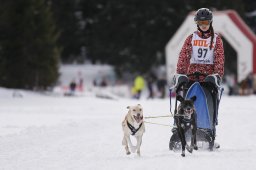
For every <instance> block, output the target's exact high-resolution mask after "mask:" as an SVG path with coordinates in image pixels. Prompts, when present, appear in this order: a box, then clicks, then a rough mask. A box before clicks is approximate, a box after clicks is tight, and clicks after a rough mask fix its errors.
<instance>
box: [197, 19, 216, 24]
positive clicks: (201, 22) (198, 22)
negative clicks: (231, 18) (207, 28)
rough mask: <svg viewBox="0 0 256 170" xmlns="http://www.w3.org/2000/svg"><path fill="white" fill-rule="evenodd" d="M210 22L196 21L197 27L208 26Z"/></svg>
mask: <svg viewBox="0 0 256 170" xmlns="http://www.w3.org/2000/svg"><path fill="white" fill-rule="evenodd" d="M211 22H212V21H210V20H205V21H196V24H197V25H210V24H211Z"/></svg>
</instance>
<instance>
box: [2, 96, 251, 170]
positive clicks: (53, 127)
mask: <svg viewBox="0 0 256 170" xmlns="http://www.w3.org/2000/svg"><path fill="white" fill-rule="evenodd" d="M137 103H140V104H141V105H142V106H143V108H144V116H157V115H166V114H168V113H169V101H168V99H166V100H159V99H155V100H141V101H136V100H128V99H119V100H107V99H97V98H94V97H46V96H40V95H32V96H30V95H28V96H26V95H24V97H23V98H19V99H17V98H7V99H3V98H2V99H0V170H91V169H92V170H98V169H103V170H115V169H117V170H120V169H122V170H128V169H129V170H130V169H145V170H153V169H154V170H155V169H161V170H164V169H175V170H179V169H180V170H186V169H188V170H198V169H207V170H217V169H218V170H220V169H223V170H227V169H232V170H234V169H237V170H240V169H254V168H255V166H256V162H255V161H254V158H255V155H256V143H255V141H256V134H255V129H256V128H255V120H256V114H255V113H256V112H255V110H256V97H255V96H251V97H226V96H224V97H223V99H222V101H221V105H220V115H219V125H218V126H217V138H216V141H217V142H218V143H220V145H221V148H220V149H219V150H217V151H214V152H208V151H204V150H199V151H194V152H193V154H189V153H186V157H185V158H182V157H181V156H180V154H181V153H180V152H173V151H169V150H168V142H169V139H170V136H171V128H169V127H165V126H158V125H153V124H146V133H145V135H144V136H143V142H142V147H141V154H142V156H141V157H138V156H137V155H136V154H131V155H129V156H127V155H125V150H124V148H123V146H122V137H123V136H122V129H121V122H122V120H123V118H124V116H125V114H126V112H127V109H126V106H128V105H134V104H137ZM152 121H154V122H157V123H163V124H171V123H172V121H173V120H172V119H171V118H160V119H154V120H152Z"/></svg>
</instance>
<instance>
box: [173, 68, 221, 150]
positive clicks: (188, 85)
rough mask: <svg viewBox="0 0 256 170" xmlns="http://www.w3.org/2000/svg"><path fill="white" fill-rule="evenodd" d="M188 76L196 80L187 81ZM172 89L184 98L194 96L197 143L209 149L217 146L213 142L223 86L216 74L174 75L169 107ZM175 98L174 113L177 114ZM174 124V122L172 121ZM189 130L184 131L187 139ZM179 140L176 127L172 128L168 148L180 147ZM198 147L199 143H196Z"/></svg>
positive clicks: (217, 146) (175, 148)
mask: <svg viewBox="0 0 256 170" xmlns="http://www.w3.org/2000/svg"><path fill="white" fill-rule="evenodd" d="M190 76H194V77H195V78H196V81H194V82H191V81H189V78H188V77H190ZM200 76H204V77H206V78H205V81H204V82H199V81H198V80H199V77H200ZM172 90H174V92H175V93H176V96H177V95H181V96H183V97H184V98H186V99H190V98H191V97H192V96H196V98H197V100H196V101H195V102H194V106H195V110H196V114H197V121H196V122H197V133H196V136H197V141H198V143H200V142H201V143H206V144H208V148H209V150H213V148H219V144H215V136H216V128H215V126H216V125H217V124H218V105H219V102H220V99H221V95H222V92H223V88H222V87H220V78H219V77H218V76H217V75H209V76H206V75H204V74H202V73H199V72H196V73H193V74H191V75H181V74H178V75H175V77H174V86H173V87H172V88H170V109H171V108H172V107H171V93H172ZM177 109H178V108H177V98H176V99H175V107H174V115H175V114H177ZM174 125H175V122H174ZM190 136H191V131H188V132H187V133H186V139H187V140H188V141H189V140H190ZM180 146H181V142H180V139H179V136H178V131H177V128H175V127H174V128H173V129H172V136H171V138H170V142H169V149H170V150H177V149H180ZM198 146H199V147H200V144H199V145H198Z"/></svg>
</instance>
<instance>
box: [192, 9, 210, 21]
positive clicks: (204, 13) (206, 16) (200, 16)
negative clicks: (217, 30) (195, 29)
mask: <svg viewBox="0 0 256 170" xmlns="http://www.w3.org/2000/svg"><path fill="white" fill-rule="evenodd" d="M205 20H208V21H210V22H212V11H210V10H209V9H208V8H200V9H199V10H197V12H196V15H195V18H194V21H205Z"/></svg>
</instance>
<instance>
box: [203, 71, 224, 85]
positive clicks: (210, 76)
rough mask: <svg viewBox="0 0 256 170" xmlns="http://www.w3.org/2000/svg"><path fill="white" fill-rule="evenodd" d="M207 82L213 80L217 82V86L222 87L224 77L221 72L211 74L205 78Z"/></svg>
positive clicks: (212, 81) (214, 82)
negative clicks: (222, 77)
mask: <svg viewBox="0 0 256 170" xmlns="http://www.w3.org/2000/svg"><path fill="white" fill-rule="evenodd" d="M205 82H211V83H213V84H215V85H216V86H217V87H220V84H221V82H222V79H221V77H220V75H219V74H211V75H208V76H207V77H206V78H205Z"/></svg>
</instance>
